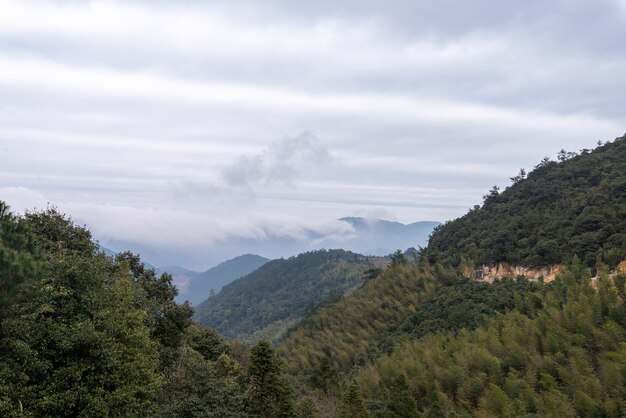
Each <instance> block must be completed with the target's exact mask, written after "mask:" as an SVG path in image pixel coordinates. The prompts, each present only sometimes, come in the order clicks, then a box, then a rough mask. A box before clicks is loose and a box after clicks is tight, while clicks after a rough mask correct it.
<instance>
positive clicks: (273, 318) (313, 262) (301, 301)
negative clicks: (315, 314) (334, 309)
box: [194, 250, 384, 340]
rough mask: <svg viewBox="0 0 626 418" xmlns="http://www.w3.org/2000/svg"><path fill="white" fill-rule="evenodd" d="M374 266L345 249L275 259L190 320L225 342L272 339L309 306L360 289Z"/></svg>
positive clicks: (232, 285) (200, 308)
mask: <svg viewBox="0 0 626 418" xmlns="http://www.w3.org/2000/svg"><path fill="white" fill-rule="evenodd" d="M383 262H384V261H383ZM375 263H378V264H379V265H380V263H381V260H380V259H375V258H371V257H365V256H362V255H359V254H355V253H352V252H349V251H344V250H329V251H327V250H320V251H312V252H308V253H303V254H300V255H298V256H296V257H291V258H288V259H279V260H273V261H270V262H268V263H266V264H265V265H263V266H262V267H260V268H259V269H258V270H256V271H254V272H253V273H251V274H249V275H247V276H245V277H242V278H240V279H238V280H235V281H234V282H232V283H230V284H229V285H227V286H225V287H224V288H223V289H222V291H221V292H220V293H218V294H216V295H215V296H213V297H210V298H209V299H207V300H206V301H204V302H202V303H201V304H199V305H198V306H197V307H196V314H195V317H194V319H195V320H196V321H198V322H199V323H200V324H201V325H204V326H208V327H211V328H215V329H216V330H217V331H218V332H219V333H220V334H222V335H224V336H225V337H226V338H230V339H234V338H238V339H259V338H261V337H262V338H267V339H272V340H276V339H278V338H279V337H280V336H281V335H282V334H283V333H284V331H285V330H286V328H288V327H289V326H291V325H293V324H294V323H295V322H296V321H298V320H299V318H300V317H301V316H302V315H303V314H304V313H305V312H306V311H307V309H310V307H312V306H315V305H319V304H321V303H323V302H326V301H329V300H332V299H333V298H336V297H339V296H340V295H343V294H345V293H347V292H350V291H351V290H353V289H355V288H356V287H358V286H359V285H360V284H361V283H362V282H363V280H364V274H365V273H366V272H367V271H368V270H371V269H374V268H375V267H376V265H375Z"/></svg>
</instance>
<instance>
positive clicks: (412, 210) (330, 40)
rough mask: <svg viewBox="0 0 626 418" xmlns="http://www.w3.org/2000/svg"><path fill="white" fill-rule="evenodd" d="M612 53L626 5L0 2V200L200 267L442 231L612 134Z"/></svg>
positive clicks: (621, 57)
mask: <svg viewBox="0 0 626 418" xmlns="http://www.w3.org/2000/svg"><path fill="white" fill-rule="evenodd" d="M625 40H626V1H624V0H612V1H609V0H597V1H578V0H569V1H565V0H560V1H556V0H540V1H539V0H528V1H523V2H520V1H507V0H499V1H495V0H493V1H486V0H475V1H471V2H470V1H461V0H457V1H452V0H442V1H437V2H432V1H416V0H410V1H405V0H397V1H392V2H389V1H384V2H383V1H373V0H360V1H356V0H354V1H352V0H350V1H342V2H337V1H326V0H319V1H315V2H294V1H288V0H264V1H236V0H229V1H192V0H187V1H154V0H152V1H137V0H126V1H119V2H118V1H87V0H85V1H69V0H68V1H33V0H0V200H4V201H6V202H7V203H8V204H10V205H11V207H12V208H13V209H14V210H15V211H18V212H20V211H23V210H25V209H32V208H40V209H41V208H45V207H46V206H47V205H54V206H56V207H58V208H59V209H60V210H62V211H64V212H66V213H68V214H70V215H71V216H72V218H73V219H75V220H76V221H77V222H79V223H84V224H86V225H87V226H88V227H89V228H90V229H91V231H92V233H93V235H94V236H95V237H96V238H97V239H98V240H100V242H102V243H103V244H105V245H106V244H107V243H117V244H116V245H127V246H128V247H130V248H131V249H133V248H148V247H151V248H158V249H159V250H160V251H161V253H162V254H175V255H172V256H171V257H169V258H167V257H166V258H167V263H169V264H182V265H185V266H189V267H192V268H196V269H200V268H205V267H208V266H209V265H210V264H213V263H214V260H212V259H211V257H209V256H208V255H207V254H210V253H211V252H212V251H214V250H215V249H216V248H219V246H220V245H223V244H224V243H225V242H229V240H230V241H232V240H237V239H255V240H263V239H267V238H268V237H286V238H290V239H296V240H298V239H306V237H307V236H308V235H309V234H310V233H311V232H314V233H315V234H317V235H318V236H319V235H322V236H325V235H328V236H334V237H337V236H339V237H341V236H346V237H349V236H350V234H351V232H352V231H351V229H350V227H349V225H347V224H346V223H345V222H340V221H338V220H337V219H338V218H341V217H344V216H363V217H369V218H382V219H388V220H397V221H400V222H404V223H408V222H415V221H422V220H434V221H446V220H450V219H454V218H456V217H458V216H461V215H463V214H464V213H465V212H467V209H468V208H469V207H471V206H473V205H475V204H479V203H481V196H482V195H484V194H485V193H486V191H487V190H488V189H489V188H490V187H491V186H493V185H499V186H500V187H506V186H507V185H508V184H509V183H510V181H509V177H511V176H514V175H515V174H516V173H517V172H518V171H519V169H520V168H525V169H532V167H533V166H534V165H536V164H537V163H538V162H539V161H540V160H541V159H542V158H543V157H544V156H550V157H553V158H554V157H555V156H556V154H557V152H558V151H559V150H560V149H561V148H565V149H566V150H568V151H570V150H571V151H575V150H579V149H582V148H593V147H594V145H595V143H596V142H597V141H598V140H602V141H606V140H611V139H613V138H615V137H617V136H621V135H623V134H624V132H625V131H626V123H624V122H625V121H624V115H626V97H625V96H624V94H623V93H624V91H625V90H624V87H626V42H625ZM114 249H116V250H117V249H121V248H114ZM164 261H165V260H164Z"/></svg>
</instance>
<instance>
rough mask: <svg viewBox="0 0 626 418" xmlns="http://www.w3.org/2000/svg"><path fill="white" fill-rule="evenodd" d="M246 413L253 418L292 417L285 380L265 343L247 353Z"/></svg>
mask: <svg viewBox="0 0 626 418" xmlns="http://www.w3.org/2000/svg"><path fill="white" fill-rule="evenodd" d="M248 381H249V388H248V410H249V412H250V414H251V415H252V416H254V417H264V418H265V417H267V418H270V417H271V418H274V417H285V418H287V417H293V416H294V414H295V408H294V402H293V401H294V400H293V393H292V388H291V386H290V385H289V383H288V382H287V381H286V380H285V378H284V376H283V374H282V371H281V364H280V361H279V360H278V358H277V357H276V354H275V353H274V350H273V349H272V347H271V346H270V344H269V343H268V342H267V341H261V342H259V343H258V344H257V345H255V346H254V347H252V350H251V351H250V364H249V366H248Z"/></svg>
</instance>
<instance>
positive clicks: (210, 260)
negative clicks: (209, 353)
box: [103, 217, 440, 266]
mask: <svg viewBox="0 0 626 418" xmlns="http://www.w3.org/2000/svg"><path fill="white" fill-rule="evenodd" d="M338 221H339V222H337V224H338V225H337V230H338V231H339V230H340V231H341V233H329V234H328V236H325V235H323V234H320V233H319V232H317V231H313V230H311V231H307V232H304V233H303V235H302V236H299V237H298V238H297V239H296V238H293V237H286V236H278V235H272V233H271V232H270V231H266V234H264V235H263V238H242V237H231V238H229V239H224V240H222V241H220V243H219V245H216V246H211V247H202V246H197V247H195V248H194V249H191V250H190V249H188V248H186V249H180V248H179V249H174V248H169V249H166V248H161V247H156V246H151V245H147V244H138V243H131V242H122V241H113V240H111V239H108V240H107V239H105V238H103V244H105V245H106V246H107V247H109V248H112V249H118V250H125V249H130V250H131V251H133V252H134V253H137V254H141V257H142V259H144V260H149V261H150V262H152V263H153V264H156V265H159V266H167V265H186V266H197V265H215V264H217V263H219V262H222V261H223V260H228V259H231V258H233V257H236V256H238V255H240V254H259V255H260V256H263V257H266V258H269V259H276V258H281V257H291V256H294V255H297V254H300V253H303V252H307V251H315V250H321V249H336V248H341V249H344V250H346V251H353V252H356V253H359V254H365V255H379V256H382V255H385V254H390V253H392V252H394V251H395V250H398V249H401V250H405V249H406V248H409V247H415V248H417V247H420V246H421V247H424V246H425V245H426V243H427V242H428V237H429V235H430V234H431V232H432V231H433V229H434V228H435V227H437V226H438V225H439V224H440V223H439V222H432V221H424V222H415V223H410V224H402V223H400V222H392V221H386V220H382V219H366V218H358V217H346V218H341V219H339V220H338ZM342 223H346V224H349V225H345V224H344V225H342ZM345 226H348V228H346V227H345ZM350 229H351V230H350Z"/></svg>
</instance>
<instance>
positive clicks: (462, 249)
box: [426, 137, 626, 267]
mask: <svg viewBox="0 0 626 418" xmlns="http://www.w3.org/2000/svg"><path fill="white" fill-rule="evenodd" d="M624 173H626V137H622V138H617V139H616V140H615V141H614V142H612V143H607V144H605V145H601V146H598V148H596V149H595V150H594V151H593V152H591V151H589V150H582V151H581V152H580V154H579V155H577V154H575V153H571V152H570V153H568V152H565V151H561V153H559V157H558V161H550V160H549V159H547V158H546V159H544V160H543V161H542V162H541V163H540V164H539V165H538V166H537V167H536V168H535V170H534V171H532V172H530V173H529V174H528V175H527V176H526V173H525V172H523V170H522V172H521V173H520V174H519V175H518V176H516V177H513V178H512V181H513V184H512V185H511V186H510V187H508V188H507V189H506V190H504V191H503V192H502V193H499V191H498V189H497V188H496V187H494V189H492V190H491V192H490V193H489V194H488V195H486V196H485V202H484V204H483V205H482V207H479V206H475V207H474V208H473V209H472V210H470V211H469V213H468V214H466V215H465V216H463V217H461V218H459V219H457V220H454V221H451V222H448V223H446V224H445V225H442V226H440V227H438V228H436V229H435V232H434V233H433V234H432V237H431V239H430V241H429V245H428V248H427V249H426V253H427V254H428V256H429V257H430V259H431V261H435V260H438V261H440V262H445V263H451V264H453V265H459V264H461V263H462V260H461V258H462V257H463V258H464V259H465V260H467V261H470V262H473V263H475V264H495V263H499V262H508V263H510V264H515V265H525V266H529V267H541V266H547V265H551V264H553V263H561V262H563V261H569V260H571V259H572V258H573V256H574V255H578V257H579V258H580V259H581V260H582V261H583V263H584V264H585V265H586V266H594V265H595V263H596V260H597V259H598V258H602V259H603V261H604V262H605V263H606V264H609V265H610V266H612V267H614V266H615V264H617V262H619V261H620V260H621V259H622V258H623V257H624V256H625V255H626V250H625V249H626V176H625V175H624Z"/></svg>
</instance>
